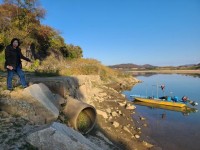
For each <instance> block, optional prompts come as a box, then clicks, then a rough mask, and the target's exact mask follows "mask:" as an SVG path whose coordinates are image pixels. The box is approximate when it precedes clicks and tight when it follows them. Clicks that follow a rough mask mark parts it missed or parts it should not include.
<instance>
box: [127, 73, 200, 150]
mask: <svg viewBox="0 0 200 150" xmlns="http://www.w3.org/2000/svg"><path fill="white" fill-rule="evenodd" d="M137 78H138V79H139V80H141V81H143V82H142V83H139V84H137V85H135V86H134V87H133V88H132V89H131V90H130V91H124V94H125V95H126V96H127V98H128V99H129V100H132V99H131V98H130V97H129V96H130V95H131V94H137V95H143V96H152V95H153V96H155V97H156V96H157V95H158V96H163V94H164V93H163V91H162V90H161V88H157V86H156V85H158V87H159V86H160V85H162V84H165V95H170V96H178V97H179V98H180V99H181V98H182V96H187V97H189V99H191V100H195V101H197V102H198V103H199V105H198V106H195V107H194V106H191V105H190V104H188V106H190V107H191V108H196V109H197V110H199V111H197V112H196V111H195V112H182V111H179V110H176V111H174V110H166V109H161V108H154V107H149V106H142V105H137V104H135V105H136V107H137V112H139V113H140V114H141V115H142V116H144V117H146V118H147V122H148V127H146V128H147V129H145V130H147V131H146V133H147V134H148V136H149V137H150V138H152V139H153V140H155V141H156V144H157V145H158V146H160V147H161V148H163V149H164V150H199V149H200V78H199V77H193V76H186V75H178V74H156V75H151V76H137Z"/></svg>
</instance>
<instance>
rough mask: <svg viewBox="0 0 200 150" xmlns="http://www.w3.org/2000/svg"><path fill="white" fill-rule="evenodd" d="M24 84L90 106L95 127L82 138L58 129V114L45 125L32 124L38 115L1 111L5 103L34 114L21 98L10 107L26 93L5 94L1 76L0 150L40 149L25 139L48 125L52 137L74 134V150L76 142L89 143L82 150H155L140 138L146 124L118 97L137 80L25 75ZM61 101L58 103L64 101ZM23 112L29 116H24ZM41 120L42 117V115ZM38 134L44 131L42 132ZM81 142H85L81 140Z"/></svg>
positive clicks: (21, 90) (134, 109)
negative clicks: (44, 86)
mask: <svg viewBox="0 0 200 150" xmlns="http://www.w3.org/2000/svg"><path fill="white" fill-rule="evenodd" d="M27 80H28V81H29V83H30V85H31V84H34V83H41V82H42V83H44V84H45V83H46V84H47V86H48V87H49V88H50V90H51V91H52V92H53V93H56V94H59V95H61V96H62V97H63V99H64V100H66V101H67V99H69V98H75V99H77V100H80V101H83V102H85V103H87V104H90V105H92V106H93V107H94V108H95V109H96V112H97V120H96V125H95V127H94V129H93V130H92V131H91V132H90V133H89V134H86V135H84V136H83V137H82V136H80V135H79V134H80V133H78V132H77V131H74V130H73V131H71V130H70V131H69V130H68V129H62V128H63V127H62V125H60V124H58V123H61V124H64V121H65V120H64V119H62V118H63V116H62V114H61V113H59V116H58V118H57V119H53V120H54V121H51V120H52V118H51V119H49V120H48V121H47V120H46V122H42V123H41V122H40V123H36V120H38V119H39V118H37V117H38V116H40V115H37V117H35V116H32V117H29V118H28V117H27V116H28V115H24V112H23V113H16V111H13V110H9V109H10V108H12V107H7V108H9V109H5V108H6V107H5V103H9V104H10V103H12V104H10V105H11V106H16V105H18V106H19V107H18V108H17V109H18V110H19V109H22V108H24V107H30V108H29V109H27V108H24V109H25V110H26V113H27V114H30V112H34V111H33V110H31V109H32V107H31V106H29V105H28V104H31V102H30V99H29V102H28V104H23V102H24V101H25V102H27V100H26V98H23V99H24V100H23V101H20V104H19V103H14V102H16V101H15V100H13V99H16V97H18V96H20V95H23V94H22V93H23V92H24V91H25V90H26V89H25V90H23V89H18V88H16V89H15V90H14V91H12V92H9V91H7V90H5V89H4V88H3V87H5V77H3V76H2V77H1V82H0V84H1V89H0V91H1V92H0V97H1V98H0V108H1V110H2V111H1V112H0V122H1V124H0V128H1V132H0V145H1V148H2V149H41V148H39V147H38V146H37V144H36V145H32V143H34V142H32V143H31V142H30V141H29V140H27V135H30V133H32V132H33V131H34V130H37V129H38V127H41V126H44V125H48V128H50V129H52V130H53V131H54V130H55V131H57V132H56V133H57V134H58V135H61V134H60V132H59V130H61V129H62V131H63V130H66V134H67V133H68V132H70V135H71V132H76V133H73V135H74V134H76V136H75V137H73V138H72V139H70V140H72V141H74V139H75V138H76V137H78V138H77V139H76V141H75V142H74V145H75V146H77V145H79V144H77V141H81V142H83V143H84V142H86V143H89V144H83V143H82V144H81V145H84V146H85V149H87V148H88V147H89V149H94V147H95V146H93V145H92V144H91V143H93V144H95V145H96V147H99V148H100V149H104V150H105V149H107V150H109V149H123V150H124V149H127V150H132V149H138V150H143V149H159V148H158V147H156V146H153V145H152V144H150V143H148V142H147V141H145V140H144V138H142V135H141V134H142V130H141V129H142V128H144V127H147V126H148V123H147V121H146V119H145V117H143V116H139V115H138V114H137V112H136V110H137V108H136V107H135V106H134V105H133V104H132V103H131V102H129V101H127V99H126V98H125V95H123V94H121V91H123V90H125V89H128V88H131V87H132V86H133V85H134V84H136V83H138V82H139V81H138V80H137V79H135V78H132V77H130V78H123V79H118V80H116V81H106V82H105V81H102V80H101V79H100V77H99V76H94V75H93V76H92V75H91V76H86V75H80V76H72V77H51V78H38V77H35V76H33V75H27ZM15 84H16V85H15V86H17V85H18V80H17V78H16V80H15ZM58 87H59V88H58ZM18 99H20V98H18ZM63 99H62V100H61V101H64V100H63ZM17 102H19V101H17ZM63 103H64V102H61V103H58V106H59V105H60V106H61V104H63ZM38 107H39V104H38ZM61 108H62V107H61ZM13 109H15V107H13ZM27 110H29V111H30V112H29V111H28V112H27ZM58 110H59V109H58ZM18 112H20V111H18ZM43 116H44V117H46V116H45V115H43ZM133 116H134V118H135V117H136V118H139V119H138V120H137V121H136V120H134V119H133ZM34 119H35V120H34ZM40 119H41V117H40ZM41 120H42V119H41ZM41 120H40V121H41ZM52 123H53V124H52ZM136 123H138V124H140V125H141V126H142V127H139V126H138V125H136ZM66 127H67V126H66ZM48 131H49V130H48ZM41 132H44V131H43V130H42V131H41ZM39 133H40V131H38V133H37V134H36V135H37V136H38V134H39ZM32 134H33V133H32ZM32 136H33V135H32ZM33 137H34V136H33ZM69 137H70V136H69ZM84 138H85V139H86V140H83V139H84ZM53 139H54V138H53ZM53 139H51V140H53ZM62 139H65V138H62ZM66 140H69V139H66ZM55 141H56V140H55V139H54V142H55ZM61 141H62V140H61ZM35 142H36V143H37V140H35ZM52 143H53V142H52ZM55 143H56V142H55ZM78 143H80V142H78ZM56 144H57V143H56ZM72 145H73V144H72ZM57 146H59V145H57ZM79 146H80V145H79ZM1 148H0V149H1ZM77 149H78V148H77ZM96 149H98V148H96Z"/></svg>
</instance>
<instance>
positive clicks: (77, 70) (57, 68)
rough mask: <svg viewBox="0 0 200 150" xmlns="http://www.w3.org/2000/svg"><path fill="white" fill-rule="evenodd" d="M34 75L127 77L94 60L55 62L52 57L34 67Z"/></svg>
mask: <svg viewBox="0 0 200 150" xmlns="http://www.w3.org/2000/svg"><path fill="white" fill-rule="evenodd" d="M35 71H36V74H37V75H39V76H41V75H50V76H51V75H61V76H71V75H99V76H100V77H101V79H102V80H107V79H113V78H116V77H126V76H127V75H126V74H124V73H122V72H120V71H117V70H114V69H111V68H109V67H106V66H104V65H102V64H101V63H100V62H99V61H97V60H94V59H83V58H81V59H73V60H64V59H60V60H57V59H56V58H55V57H53V56H49V57H48V58H46V59H45V60H44V61H42V62H41V64H40V65H39V66H36V67H35Z"/></svg>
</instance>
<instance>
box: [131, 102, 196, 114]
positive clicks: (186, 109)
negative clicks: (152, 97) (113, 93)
mask: <svg viewBox="0 0 200 150" xmlns="http://www.w3.org/2000/svg"><path fill="white" fill-rule="evenodd" d="M133 103H134V104H136V105H142V106H147V107H150V108H159V109H164V110H170V111H176V112H182V113H195V112H198V109H196V108H191V107H188V106H186V107H173V106H166V105H158V104H151V103H146V102H140V101H134V102H133Z"/></svg>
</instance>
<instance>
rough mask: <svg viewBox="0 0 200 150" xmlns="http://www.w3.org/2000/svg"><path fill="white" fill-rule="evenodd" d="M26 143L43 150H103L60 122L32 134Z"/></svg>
mask: <svg viewBox="0 0 200 150" xmlns="http://www.w3.org/2000/svg"><path fill="white" fill-rule="evenodd" d="M26 141H27V142H28V143H30V144H31V145H33V146H34V147H36V148H39V149H42V150H55V149H57V150H73V149H74V150H75V149H77V150H78V149H80V150H93V149H96V150H102V149H101V148H100V147H98V146H97V145H95V144H94V143H92V142H90V141H89V140H88V139H86V138H85V137H84V136H83V135H82V134H80V133H79V132H76V131H75V130H73V129H72V128H69V127H67V126H66V125H64V124H61V123H58V122H54V123H52V124H51V125H48V126H45V127H43V128H39V129H38V130H36V131H34V132H32V133H30V134H29V135H28V136H27V138H26Z"/></svg>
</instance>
